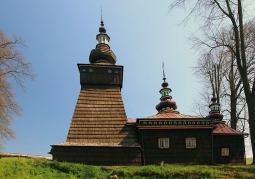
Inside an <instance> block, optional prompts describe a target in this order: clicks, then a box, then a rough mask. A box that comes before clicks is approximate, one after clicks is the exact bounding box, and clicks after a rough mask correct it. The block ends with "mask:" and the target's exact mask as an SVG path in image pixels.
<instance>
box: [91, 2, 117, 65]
mask: <svg viewBox="0 0 255 179" xmlns="http://www.w3.org/2000/svg"><path fill="white" fill-rule="evenodd" d="M102 16H103V11H102V6H101V26H100V27H99V34H97V36H96V39H97V41H98V44H97V45H96V48H95V49H93V50H91V52H90V55H89V62H90V63H100V64H102V65H109V64H112V65H114V64H115V63H116V60H117V59H116V56H115V54H114V53H113V51H112V50H111V49H110V46H109V45H108V43H109V41H110V37H109V36H108V35H107V34H106V29H105V27H104V21H103V17H102Z"/></svg>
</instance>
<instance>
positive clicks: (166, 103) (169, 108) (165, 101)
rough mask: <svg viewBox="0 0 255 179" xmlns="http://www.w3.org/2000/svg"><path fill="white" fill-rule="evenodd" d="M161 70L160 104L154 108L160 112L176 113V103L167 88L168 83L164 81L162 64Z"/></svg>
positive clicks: (169, 89)
mask: <svg viewBox="0 0 255 179" xmlns="http://www.w3.org/2000/svg"><path fill="white" fill-rule="evenodd" d="M162 69H163V80H164V81H163V83H162V84H161V86H162V89H161V90H160V91H159V93H160V94H161V98H160V103H159V104H158V105H157V106H156V109H157V111H158V112H159V113H160V112H176V113H178V111H176V109H177V106H176V102H175V101H174V100H172V96H171V95H170V93H171V91H172V90H171V88H168V82H167V81H166V75H165V68H164V62H162Z"/></svg>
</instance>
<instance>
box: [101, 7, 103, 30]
mask: <svg viewBox="0 0 255 179" xmlns="http://www.w3.org/2000/svg"><path fill="white" fill-rule="evenodd" d="M101 26H104V21H103V10H102V6H101Z"/></svg>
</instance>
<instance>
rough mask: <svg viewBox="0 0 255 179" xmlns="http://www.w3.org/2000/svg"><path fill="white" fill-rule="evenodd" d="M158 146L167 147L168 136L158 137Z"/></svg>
mask: <svg viewBox="0 0 255 179" xmlns="http://www.w3.org/2000/svg"><path fill="white" fill-rule="evenodd" d="M158 148H160V149H168V148H169V138H158Z"/></svg>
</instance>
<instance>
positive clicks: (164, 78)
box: [162, 62, 166, 81]
mask: <svg viewBox="0 0 255 179" xmlns="http://www.w3.org/2000/svg"><path fill="white" fill-rule="evenodd" d="M162 68H163V80H164V81H166V76H165V69H164V62H162Z"/></svg>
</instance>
